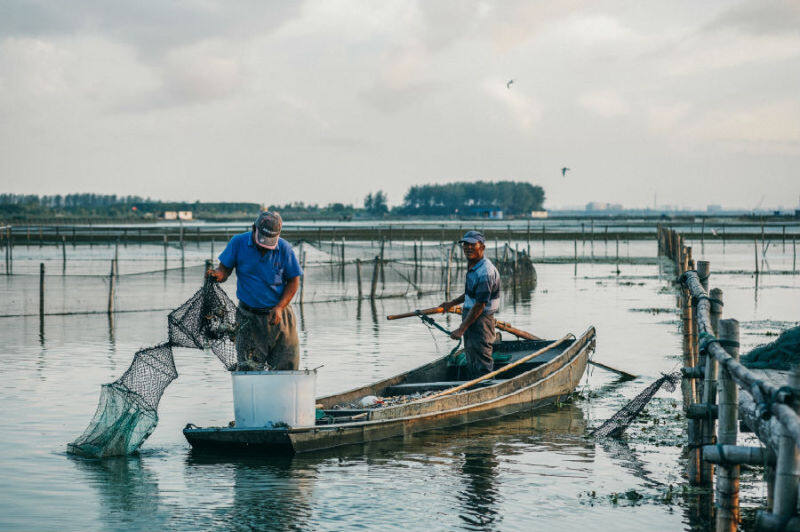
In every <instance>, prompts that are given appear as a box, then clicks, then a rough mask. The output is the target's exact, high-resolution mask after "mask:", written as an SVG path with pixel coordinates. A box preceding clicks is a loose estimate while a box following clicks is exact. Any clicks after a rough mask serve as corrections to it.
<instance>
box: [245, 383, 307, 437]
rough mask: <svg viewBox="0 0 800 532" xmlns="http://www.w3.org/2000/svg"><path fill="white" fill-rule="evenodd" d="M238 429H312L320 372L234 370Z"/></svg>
mask: <svg viewBox="0 0 800 532" xmlns="http://www.w3.org/2000/svg"><path fill="white" fill-rule="evenodd" d="M231 378H232V379H233V412H234V416H235V419H236V427H238V428H246V427H251V428H254V427H272V426H274V425H275V424H277V423H282V424H283V423H285V424H286V425H288V426H290V427H308V426H313V425H314V422H315V419H316V406H315V405H316V397H317V371H316V370H303V371H232V372H231Z"/></svg>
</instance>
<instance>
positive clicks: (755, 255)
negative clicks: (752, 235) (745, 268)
mask: <svg viewBox="0 0 800 532" xmlns="http://www.w3.org/2000/svg"><path fill="white" fill-rule="evenodd" d="M753 258H754V261H755V267H756V275H758V241H757V240H753Z"/></svg>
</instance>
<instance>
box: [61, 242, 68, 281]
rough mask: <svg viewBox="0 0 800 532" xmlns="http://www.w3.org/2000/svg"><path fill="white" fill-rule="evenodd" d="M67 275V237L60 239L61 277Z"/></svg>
mask: <svg viewBox="0 0 800 532" xmlns="http://www.w3.org/2000/svg"><path fill="white" fill-rule="evenodd" d="M66 274H67V237H66V236H62V237H61V275H66Z"/></svg>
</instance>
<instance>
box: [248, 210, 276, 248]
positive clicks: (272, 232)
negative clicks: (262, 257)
mask: <svg viewBox="0 0 800 532" xmlns="http://www.w3.org/2000/svg"><path fill="white" fill-rule="evenodd" d="M282 226H283V220H281V215H280V214H278V213H277V212H270V211H264V212H262V213H261V214H259V215H258V218H256V223H255V224H254V226H253V231H254V234H255V239H256V244H258V245H259V246H261V247H262V248H266V249H275V248H276V247H278V236H280V234H281V227H282Z"/></svg>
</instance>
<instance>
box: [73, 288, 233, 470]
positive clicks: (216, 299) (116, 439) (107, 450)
mask: <svg viewBox="0 0 800 532" xmlns="http://www.w3.org/2000/svg"><path fill="white" fill-rule="evenodd" d="M167 322H168V324H169V341H168V342H166V343H163V344H159V345H157V346H154V347H148V348H146V349H141V350H139V351H137V352H136V354H135V355H134V356H133V361H132V362H131V365H130V366H129V367H128V369H127V371H125V373H123V374H122V376H121V377H120V378H119V379H117V380H116V381H114V382H112V383H110V384H104V385H103V386H102V388H101V393H100V401H99V402H98V405H97V410H96V411H95V414H94V417H93V418H92V420H91V422H90V423H89V426H88V427H87V428H86V430H85V431H84V432H83V434H81V435H80V436H79V437H78V438H77V439H76V440H75V441H73V442H71V443H69V444H67V452H69V453H72V454H77V455H81V456H86V457H91V458H103V457H106V456H121V455H126V454H131V453H133V452H134V451H136V450H137V449H138V448H139V446H141V445H142V443H143V442H144V441H145V440H146V439H147V437H148V436H150V434H151V433H152V432H153V430H154V429H155V427H156V425H157V424H158V412H157V411H158V403H159V402H160V401H161V396H162V395H163V394H164V390H166V388H167V386H169V383H171V382H172V381H173V380H175V379H176V378H177V377H178V372H177V370H176V369H175V359H174V358H173V356H172V348H173V347H189V348H194V349H210V350H211V351H212V352H213V353H214V354H215V355H216V356H217V358H219V359H220V361H222V364H223V365H224V366H225V369H228V370H232V369H235V367H236V362H237V360H236V347H235V341H236V331H237V320H236V306H235V305H234V304H233V302H232V301H231V300H230V298H228V296H227V295H226V294H225V292H224V291H223V290H222V289H221V288H220V287H219V285H217V284H216V283H214V282H211V281H210V280H208V281H206V283H205V284H204V285H203V287H202V288H201V289H200V290H198V291H197V292H196V293H195V294H194V295H193V296H192V297H191V298H189V300H188V301H186V302H185V303H184V304H183V305H181V306H180V307H178V308H177V309H175V310H174V311H172V312H171V313H170V314H169V316H168V318H167ZM238 325H239V326H241V325H242V322H241V321H239V322H238Z"/></svg>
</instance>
